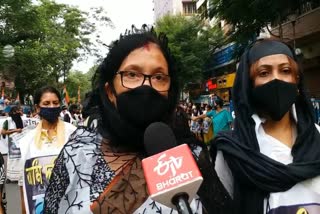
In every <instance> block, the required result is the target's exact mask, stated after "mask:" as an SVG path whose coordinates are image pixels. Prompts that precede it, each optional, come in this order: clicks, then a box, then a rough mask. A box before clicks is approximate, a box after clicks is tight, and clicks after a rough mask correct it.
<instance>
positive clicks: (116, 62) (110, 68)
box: [83, 28, 179, 114]
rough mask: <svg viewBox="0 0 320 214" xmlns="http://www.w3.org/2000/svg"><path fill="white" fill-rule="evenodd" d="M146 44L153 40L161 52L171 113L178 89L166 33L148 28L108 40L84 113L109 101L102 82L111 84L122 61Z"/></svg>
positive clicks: (174, 64) (176, 99)
mask: <svg viewBox="0 0 320 214" xmlns="http://www.w3.org/2000/svg"><path fill="white" fill-rule="evenodd" d="M147 43H154V44H156V45H158V46H159V48H160V50H161V52H162V53H163V55H164V57H165V59H166V61H167V64H168V69H169V75H170V79H171V84H170V89H169V91H168V99H169V103H170V106H169V109H170V113H173V112H174V109H175V107H176V105H177V102H178V95H179V88H178V85H179V84H178V77H177V68H176V63H175V60H174V57H173V55H172V54H171V52H170V49H169V47H168V39H167V37H166V35H165V34H163V33H159V34H157V33H156V32H155V31H154V30H153V28H151V30H145V31H140V32H137V33H132V34H128V35H124V36H122V35H121V36H120V38H119V40H116V41H114V42H112V43H111V45H110V46H109V48H110V50H109V53H108V55H107V57H106V58H105V59H104V60H103V62H102V63H101V64H100V66H99V67H98V69H97V70H96V72H95V75H94V76H93V79H92V91H91V92H90V93H88V96H87V98H86V100H85V101H84V105H83V112H85V113H89V114H94V112H92V109H96V108H94V106H100V108H101V107H102V108H106V106H110V105H111V102H110V100H109V99H108V97H107V96H106V93H105V84H106V83H109V84H110V85H111V86H112V85H113V84H112V81H113V79H114V76H115V75H116V72H117V71H118V69H119V67H120V66H121V64H122V62H123V60H124V59H125V58H126V57H127V56H128V55H129V54H130V53H131V52H132V51H133V50H135V49H137V48H140V47H142V46H143V45H145V44H147Z"/></svg>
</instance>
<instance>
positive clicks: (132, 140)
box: [44, 31, 228, 214]
mask: <svg viewBox="0 0 320 214" xmlns="http://www.w3.org/2000/svg"><path fill="white" fill-rule="evenodd" d="M92 85H93V91H92V92H91V93H90V94H89V95H88V97H87V100H86V101H85V105H84V113H85V115H86V116H89V117H88V121H89V122H88V127H78V129H77V130H76V131H75V133H74V134H73V135H72V136H71V138H70V139H69V142H68V143H67V144H66V145H65V147H64V149H63V150H62V152H61V153H60V155H59V157H58V158H57V160H56V164H55V167H54V169H53V172H52V176H51V180H50V184H49V187H48V189H47V192H46V196H45V208H44V213H88V214H89V213H99V214H103V213H105V214H107V213H128V214H129V213H130V214H131V213H136V214H138V213H148V214H152V213H159V214H161V213H162V214H167V213H176V211H174V210H172V209H171V208H168V207H166V206H164V205H161V204H159V203H155V202H154V201H152V199H151V198H150V197H149V195H148V193H147V191H146V182H145V179H144V175H143V170H142V167H141V159H142V158H144V157H145V155H146V154H145V151H144V146H143V135H144V131H145V129H146V127H148V126H149V125H150V124H151V123H153V122H164V123H166V124H171V123H172V122H173V121H174V120H173V115H174V110H175V107H176V102H177V98H178V94H179V93H178V83H177V70H176V67H175V63H174V60H173V58H172V56H171V54H170V51H169V48H168V42H167V39H166V37H165V36H164V35H162V34H160V35H156V34H155V32H153V31H142V32H140V31H139V32H137V33H133V34H129V35H125V36H123V37H120V39H119V40H118V41H116V42H114V43H113V44H112V46H111V48H110V51H109V53H108V56H107V57H106V58H105V59H104V61H103V62H102V64H101V65H100V67H99V68H98V70H97V72H96V76H95V80H94V81H93V83H92ZM177 141H178V143H188V144H189V146H190V148H191V150H192V152H193V154H194V157H195V159H196V161H197V163H198V165H199V168H200V170H201V172H202V174H203V177H204V178H205V179H204V180H205V181H204V183H203V184H202V186H201V187H200V190H199V191H198V195H199V197H197V199H196V200H193V202H192V204H191V207H192V210H193V212H194V213H199V214H200V213H210V214H211V213H223V212H219V211H220V209H222V208H223V206H224V205H227V204H226V202H227V200H228V197H227V196H226V192H224V189H223V186H222V184H221V183H219V182H218V181H219V180H218V178H217V176H216V174H214V171H213V170H212V168H211V165H210V162H209V155H208V153H207V151H206V150H205V149H206V147H205V146H203V145H201V144H200V143H197V141H196V140H194V139H193V140H192V138H191V137H190V134H189V135H188V134H187V133H186V134H181V133H180V134H179V138H178V139H177ZM214 178H216V179H215V182H211V180H212V179H214ZM214 184H216V186H214ZM219 185H220V186H219ZM214 190H216V191H215V199H214V200H213V201H216V202H217V203H210V202H212V201H210V196H211V195H212V192H213V191H214Z"/></svg>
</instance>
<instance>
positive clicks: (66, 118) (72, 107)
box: [63, 104, 78, 125]
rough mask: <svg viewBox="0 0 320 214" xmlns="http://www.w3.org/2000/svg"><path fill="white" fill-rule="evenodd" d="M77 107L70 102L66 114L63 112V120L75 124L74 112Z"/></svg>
mask: <svg viewBox="0 0 320 214" xmlns="http://www.w3.org/2000/svg"><path fill="white" fill-rule="evenodd" d="M77 108H78V107H77V105H76V104H71V105H70V106H69V111H67V112H66V114H64V117H63V121H65V122H67V123H71V124H73V125H76V124H77V121H76V118H75V116H74V114H75V113H76V110H77Z"/></svg>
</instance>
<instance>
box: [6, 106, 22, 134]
mask: <svg viewBox="0 0 320 214" xmlns="http://www.w3.org/2000/svg"><path fill="white" fill-rule="evenodd" d="M9 116H10V117H11V118H12V120H13V121H14V123H15V124H16V128H17V129H22V128H23V121H22V119H21V115H20V113H19V108H18V107H17V106H13V107H12V108H11V110H10V112H9Z"/></svg>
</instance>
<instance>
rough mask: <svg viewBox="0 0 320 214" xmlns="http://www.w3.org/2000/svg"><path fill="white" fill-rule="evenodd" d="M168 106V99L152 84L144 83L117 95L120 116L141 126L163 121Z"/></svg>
mask: <svg viewBox="0 0 320 214" xmlns="http://www.w3.org/2000/svg"><path fill="white" fill-rule="evenodd" d="M168 108H169V101H168V99H167V98H166V97H164V96H162V95H161V94H159V92H157V91H156V90H155V89H153V88H151V87H150V86H146V85H143V86H140V87H137V88H135V89H132V90H129V91H127V92H124V93H121V94H119V95H117V109H118V112H119V115H120V117H122V118H123V119H124V120H126V121H127V122H129V123H130V124H131V125H133V126H138V127H139V128H143V129H144V128H146V127H147V126H148V125H149V124H151V123H153V122H157V121H161V120H162V118H163V117H164V115H165V114H166V112H168Z"/></svg>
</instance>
